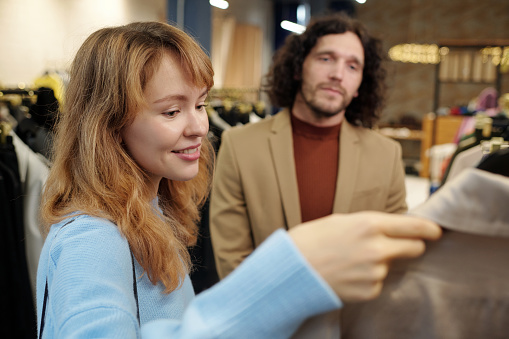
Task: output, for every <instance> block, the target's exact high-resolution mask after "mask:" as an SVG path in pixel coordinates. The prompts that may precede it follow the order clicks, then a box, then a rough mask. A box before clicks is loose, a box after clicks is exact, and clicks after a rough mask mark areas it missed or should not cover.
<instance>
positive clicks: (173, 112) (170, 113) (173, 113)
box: [164, 111, 179, 118]
mask: <svg viewBox="0 0 509 339" xmlns="http://www.w3.org/2000/svg"><path fill="white" fill-rule="evenodd" d="M178 112H179V111H168V112H164V114H165V115H167V116H169V117H170V118H172V117H174V116H176V115H177V114H178Z"/></svg>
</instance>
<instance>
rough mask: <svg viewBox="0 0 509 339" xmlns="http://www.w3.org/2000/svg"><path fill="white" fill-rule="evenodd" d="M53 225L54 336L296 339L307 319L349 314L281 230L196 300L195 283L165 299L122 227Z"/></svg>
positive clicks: (49, 265)
mask: <svg viewBox="0 0 509 339" xmlns="http://www.w3.org/2000/svg"><path fill="white" fill-rule="evenodd" d="M73 219H74V221H73V222H72V223H69V224H67V225H66V226H65V227H62V226H64V225H65V224H66V223H67V222H68V221H69V219H68V220H64V221H62V222H61V223H59V224H55V225H53V226H52V228H51V230H50V232H49V234H48V237H47V238H46V241H45V244H44V247H43V249H42V252H41V256H40V260H39V267H38V274H37V317H38V322H39V325H40V323H41V316H42V306H43V301H44V300H43V299H44V290H45V285H46V281H47V284H48V298H47V306H46V312H45V316H44V321H45V325H44V332H43V337H44V338H140V337H142V335H143V338H163V337H167V338H186V339H191V338H200V339H204V338H287V337H289V336H290V335H291V334H292V333H293V332H294V331H295V330H296V329H297V327H298V326H299V324H300V323H301V322H302V321H303V320H304V319H305V318H307V317H309V316H313V315H315V314H318V313H322V312H327V311H330V310H332V309H336V308H338V307H340V306H341V302H340V300H339V299H338V298H337V297H336V295H335V294H334V293H333V291H332V290H331V289H330V287H329V286H328V285H327V284H326V283H325V282H324V281H323V280H322V278H321V277H320V276H318V275H317V274H316V273H315V272H314V270H313V269H312V268H311V267H310V266H309V264H308V263H307V262H306V260H305V259H304V258H303V257H302V255H301V254H300V252H298V250H297V249H296V247H295V245H294V244H293V242H292V241H291V240H290V238H289V237H288V235H287V234H286V232H284V231H282V230H279V231H277V232H275V233H274V234H273V235H272V236H271V237H270V238H269V239H268V240H267V241H266V242H265V243H264V244H263V245H262V246H261V247H259V249H258V250H256V251H255V252H254V253H253V254H252V255H251V256H250V257H249V258H248V259H247V260H246V261H245V263H244V264H242V265H241V266H240V267H239V268H238V269H237V270H235V272H233V273H232V274H231V275H230V276H228V278H226V279H225V280H223V281H222V282H220V283H219V284H217V285H216V286H214V287H213V288H211V289H209V290H207V291H205V292H203V293H201V294H200V295H199V296H198V297H196V298H195V297H194V292H193V289H192V285H191V281H190V280H189V277H187V276H186V278H185V280H184V281H182V282H181V287H180V288H179V289H177V290H175V291H173V292H172V293H170V294H164V293H162V291H163V286H162V284H160V283H159V284H157V285H153V284H152V283H151V282H150V281H149V280H148V278H147V275H146V274H143V271H142V268H141V266H140V265H139V264H138V263H137V262H136V261H135V269H136V277H137V279H136V280H137V281H136V284H137V288H138V299H139V310H140V320H141V325H142V326H141V329H140V326H139V325H138V320H137V317H136V300H135V297H134V293H133V272H132V264H131V255H130V251H129V246H128V243H127V241H126V239H125V238H124V237H123V236H122V235H121V234H120V233H119V231H118V229H117V227H116V226H115V225H114V224H113V223H111V222H109V221H107V220H104V219H99V218H95V217H91V216H87V215H82V216H78V217H74V218H73Z"/></svg>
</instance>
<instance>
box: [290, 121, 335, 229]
mask: <svg viewBox="0 0 509 339" xmlns="http://www.w3.org/2000/svg"><path fill="white" fill-rule="evenodd" d="M291 121H292V130H293V152H294V159H295V168H296V170H297V183H298V185H299V198H300V209H301V217H302V222H306V221H309V220H314V219H317V218H320V217H324V216H326V215H329V214H331V213H332V207H333V204H334V195H335V192H336V179H337V175H338V166H339V132H340V130H341V124H338V125H336V126H331V127H316V126H313V125H310V124H308V123H306V122H304V121H302V120H299V119H297V118H296V117H294V116H293V114H292V115H291Z"/></svg>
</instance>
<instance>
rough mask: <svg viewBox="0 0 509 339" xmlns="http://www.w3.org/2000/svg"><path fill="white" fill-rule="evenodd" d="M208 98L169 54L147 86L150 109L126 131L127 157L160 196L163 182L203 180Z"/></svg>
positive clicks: (123, 134)
mask: <svg viewBox="0 0 509 339" xmlns="http://www.w3.org/2000/svg"><path fill="white" fill-rule="evenodd" d="M207 93H208V90H207V88H206V87H203V88H198V87H196V86H195V85H194V84H193V83H192V81H191V78H190V75H189V74H188V73H187V72H185V71H184V70H183V69H182V68H181V66H180V61H179V60H178V59H177V58H176V57H175V56H173V55H172V54H171V53H170V52H167V53H166V54H165V55H164V57H163V58H162V61H161V64H160V65H159V68H157V69H156V72H155V73H154V75H153V77H152V78H151V79H150V80H149V82H148V83H147V85H146V88H145V92H144V96H145V99H146V102H147V106H146V107H144V108H143V109H142V110H141V111H140V112H138V114H137V115H136V117H135V119H134V121H133V123H132V124H131V125H129V126H127V127H125V128H124V129H123V130H122V132H121V135H122V140H123V141H124V143H125V145H126V147H127V150H128V152H129V153H130V154H131V156H132V157H133V158H134V160H135V161H136V162H137V163H138V164H139V165H140V166H141V167H142V168H143V169H144V170H145V171H146V173H147V174H148V175H149V177H150V178H151V182H152V184H153V186H154V190H155V192H156V193H157V189H158V187H159V182H160V181H161V179H162V178H167V179H170V180H179V181H180V180H189V179H192V178H194V177H195V176H196V175H197V174H198V161H199V158H200V148H201V144H202V140H203V138H205V137H206V135H207V132H208V128H209V122H208V116H207V112H206V110H205V99H206V98H207Z"/></svg>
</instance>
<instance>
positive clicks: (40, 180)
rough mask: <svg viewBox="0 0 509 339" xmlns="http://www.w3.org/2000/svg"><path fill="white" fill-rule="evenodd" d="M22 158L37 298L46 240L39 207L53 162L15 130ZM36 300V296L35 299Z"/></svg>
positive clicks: (25, 213) (27, 247)
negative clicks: (42, 231)
mask: <svg viewBox="0 0 509 339" xmlns="http://www.w3.org/2000/svg"><path fill="white" fill-rule="evenodd" d="M11 136H12V138H13V145H14V148H15V150H16V157H17V160H18V167H19V176H20V182H21V190H22V194H23V230H24V234H25V242H24V243H25V251H26V258H27V265H28V274H29V277H30V284H31V288H32V294H33V295H34V297H35V292H36V291H35V286H36V278H37V265H38V263H39V255H40V253H41V249H42V246H43V244H44V239H43V236H42V234H41V230H40V222H39V207H40V203H41V194H42V189H43V185H44V183H45V182H46V178H47V177H48V173H49V161H48V160H47V159H46V158H44V157H43V156H42V154H39V153H35V152H34V151H32V149H31V148H30V147H29V146H28V145H26V144H25V143H24V142H23V141H22V140H21V139H20V138H19V137H18V136H17V135H16V134H15V133H11ZM34 302H35V298H34Z"/></svg>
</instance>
